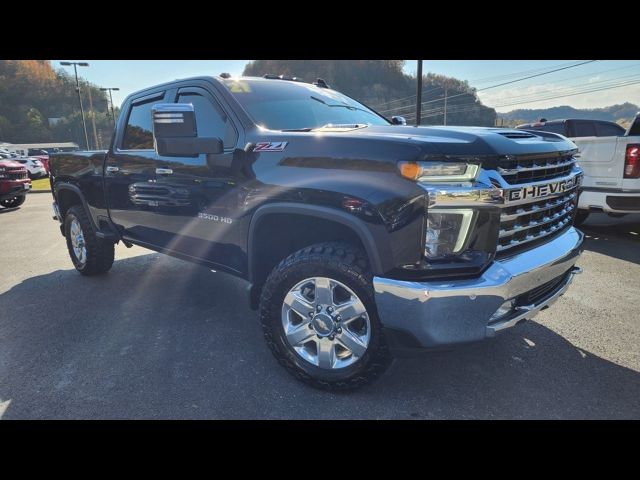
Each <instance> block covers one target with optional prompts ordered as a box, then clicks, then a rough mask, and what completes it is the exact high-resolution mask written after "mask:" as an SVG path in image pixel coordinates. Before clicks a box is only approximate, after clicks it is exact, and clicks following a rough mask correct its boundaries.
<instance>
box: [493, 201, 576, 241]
mask: <svg viewBox="0 0 640 480" xmlns="http://www.w3.org/2000/svg"><path fill="white" fill-rule="evenodd" d="M573 209H574V206H573V205H568V206H566V207H564V208H563V209H562V210H560V211H559V212H555V213H553V214H551V216H549V217H547V216H545V217H542V220H531V221H530V223H528V224H527V225H517V226H515V227H514V228H512V229H511V230H503V231H501V232H500V238H503V237H509V236H512V235H513V234H515V233H518V232H522V231H524V230H529V229H531V228H533V227H540V226H542V225H546V224H548V223H551V222H554V221H555V220H557V219H558V218H560V217H564V216H566V215H567V214H568V213H571V212H572V211H573Z"/></svg>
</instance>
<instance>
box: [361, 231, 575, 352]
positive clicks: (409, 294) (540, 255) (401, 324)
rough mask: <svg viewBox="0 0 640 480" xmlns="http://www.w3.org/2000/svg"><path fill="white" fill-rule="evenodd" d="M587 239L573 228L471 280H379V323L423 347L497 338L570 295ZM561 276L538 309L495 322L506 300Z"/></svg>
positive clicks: (376, 284)
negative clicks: (399, 332) (496, 315)
mask: <svg viewBox="0 0 640 480" xmlns="http://www.w3.org/2000/svg"><path fill="white" fill-rule="evenodd" d="M583 238H584V235H583V234H582V233H581V232H580V231H579V230H576V229H575V228H573V227H571V228H569V229H568V230H567V231H566V232H565V233H563V234H562V235H560V236H559V237H556V238H554V239H553V240H551V241H549V242H548V243H545V244H543V245H540V246H539V247H536V248H533V249H531V250H528V251H526V252H523V253H520V254H518V255H514V256H513V257H509V258H506V259H501V260H498V261H495V262H493V264H491V266H490V267H489V268H488V269H487V270H486V271H485V272H484V273H483V274H482V275H481V276H480V277H478V278H475V279H470V280H455V281H434V282H410V281H402V280H394V279H388V278H381V277H374V279H373V284H374V288H375V298H376V304H377V308H378V314H379V316H380V320H381V322H382V324H383V326H384V327H385V328H389V329H393V330H397V331H401V332H404V333H407V334H410V335H411V336H412V337H413V338H415V340H417V343H418V344H419V345H420V346H422V347H443V346H448V345H454V344H459V343H467V342H473V341H477V340H482V339H484V338H486V337H492V336H494V335H495V334H496V333H497V332H499V331H502V330H505V329H507V328H509V327H512V326H514V325H516V324H517V323H518V322H520V321H522V320H525V319H531V318H532V317H533V316H535V315H536V314H537V313H538V312H539V311H540V310H542V309H544V308H546V307H547V306H549V305H550V304H552V303H553V302H554V301H555V300H556V299H557V298H558V297H559V296H560V295H562V294H563V293H564V292H565V291H566V290H567V288H568V287H569V284H570V283H571V281H572V279H573V276H574V275H575V274H576V273H579V271H580V269H579V268H576V267H575V263H576V261H577V260H578V257H579V256H580V253H581V246H582V242H583ZM564 274H566V276H564V277H562V276H563V275H564ZM559 277H562V281H561V282H560V283H559V284H558V285H556V286H555V287H554V288H553V290H551V291H550V292H548V293H547V295H546V296H543V297H542V298H541V299H539V300H537V302H536V303H535V304H533V305H521V306H518V307H516V309H515V311H513V312H512V313H510V314H508V315H506V316H505V317H503V318H499V319H496V320H494V321H491V317H492V315H493V314H494V313H496V311H497V310H498V308H499V307H500V306H501V305H502V304H503V303H504V302H505V301H508V300H511V299H515V298H516V297H519V296H520V295H523V294H526V293H528V292H530V291H532V290H534V289H536V288H537V287H539V286H541V285H544V284H546V283H548V282H550V281H552V280H554V279H558V278H559Z"/></svg>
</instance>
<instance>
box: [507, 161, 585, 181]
mask: <svg viewBox="0 0 640 480" xmlns="http://www.w3.org/2000/svg"><path fill="white" fill-rule="evenodd" d="M574 163H576V161H575V160H574V159H571V160H569V161H566V162H561V163H545V164H544V165H537V164H533V166H531V167H526V166H521V165H519V166H517V167H515V168H502V167H498V173H500V174H501V175H502V176H503V177H504V176H509V175H517V174H519V173H522V172H533V171H537V170H547V169H554V168H556V169H558V168H565V167H572V166H573V164H574Z"/></svg>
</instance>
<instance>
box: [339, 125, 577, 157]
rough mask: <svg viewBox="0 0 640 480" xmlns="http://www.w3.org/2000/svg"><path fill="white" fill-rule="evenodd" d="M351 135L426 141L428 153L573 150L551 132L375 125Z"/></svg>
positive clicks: (524, 152)
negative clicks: (536, 132) (540, 133)
mask: <svg viewBox="0 0 640 480" xmlns="http://www.w3.org/2000/svg"><path fill="white" fill-rule="evenodd" d="M348 134H349V135H352V136H353V137H364V138H379V139H384V138H386V139H389V140H393V141H399V140H403V141H405V142H408V143H412V144H417V145H421V144H428V145H429V147H428V150H430V151H431V152H430V153H441V154H443V155H454V156H455V155H478V156H484V155H524V154H535V153H547V152H557V151H567V150H573V149H576V148H577V146H576V145H575V144H574V143H573V142H571V141H570V140H568V139H566V138H564V137H562V136H560V135H555V134H547V133H545V134H544V136H543V135H537V134H534V133H531V132H523V131H522V130H512V129H505V128H491V127H422V126H421V127H414V126H400V125H389V126H375V127H368V128H363V129H359V130H351V131H349V133H348Z"/></svg>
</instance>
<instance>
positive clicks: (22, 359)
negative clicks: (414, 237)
mask: <svg viewBox="0 0 640 480" xmlns="http://www.w3.org/2000/svg"><path fill="white" fill-rule="evenodd" d="M244 287H245V283H244V282H243V281H241V280H237V279H234V278H232V277H230V276H226V275H223V274H213V273H211V272H210V271H209V270H207V269H205V268H203V267H198V266H195V265H191V264H188V263H185V262H181V261H178V260H175V259H172V258H169V257H166V256H161V255H158V254H149V255H142V256H138V257H133V258H128V259H123V260H119V261H117V262H116V263H115V264H114V267H113V269H112V271H111V272H110V273H109V274H107V275H104V276H101V277H90V278H86V277H82V276H80V275H79V274H77V273H76V272H75V270H57V271H54V272H51V273H48V274H46V275H41V276H37V277H32V278H28V279H26V280H24V281H23V282H21V283H20V284H17V285H15V286H14V287H12V288H11V289H10V290H9V291H7V292H5V293H3V294H1V295H0V312H2V313H1V314H0V417H3V418H5V419H10V418H639V417H640V374H639V373H638V372H636V371H634V370H631V369H629V368H625V367H622V366H620V365H617V364H615V363H612V362H610V361H608V360H605V359H603V358H600V357H598V356H596V355H593V354H591V353H589V352H586V351H581V350H580V349H578V348H576V347H575V346H573V345H572V344H571V343H569V342H567V340H565V339H564V338H563V337H561V336H559V335H557V334H556V333H555V332H553V331H552V330H550V329H548V328H546V327H544V326H543V325H540V324H538V323H535V322H529V323H527V324H525V325H522V326H521V327H519V328H516V329H515V330H512V331H510V332H507V333H505V334H503V335H502V336H500V337H498V338H496V339H492V340H490V341H487V342H484V343H480V344H476V345H472V346H469V347H465V348H461V349H458V350H456V351H451V352H441V353H434V354H432V355H431V356H428V357H425V358H421V359H411V360H399V361H396V362H395V363H394V365H393V366H392V367H391V368H390V370H389V371H388V372H387V374H386V375H384V376H383V377H382V378H381V379H379V380H378V382H376V383H375V384H373V385H371V386H368V387H365V388H363V389H361V390H358V391H356V392H352V393H349V394H340V395H334V394H330V393H326V392H320V391H316V390H313V389H311V388H308V387H306V386H304V385H302V384H299V383H298V382H296V381H295V380H294V379H293V378H292V377H290V376H289V375H288V374H287V373H286V372H285V371H284V370H283V369H282V368H281V367H280V366H279V365H278V364H277V362H276V361H275V359H274V358H273V357H272V356H271V354H270V352H269V351H268V350H267V348H266V346H265V345H264V342H263V339H262V334H261V331H260V328H259V325H258V321H257V318H256V313H255V312H252V311H250V310H249V309H248V307H247V301H246V297H245V290H244Z"/></svg>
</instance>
